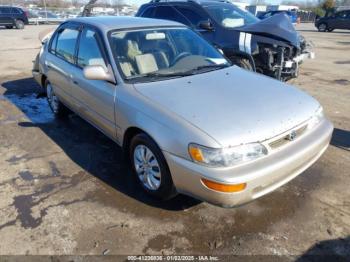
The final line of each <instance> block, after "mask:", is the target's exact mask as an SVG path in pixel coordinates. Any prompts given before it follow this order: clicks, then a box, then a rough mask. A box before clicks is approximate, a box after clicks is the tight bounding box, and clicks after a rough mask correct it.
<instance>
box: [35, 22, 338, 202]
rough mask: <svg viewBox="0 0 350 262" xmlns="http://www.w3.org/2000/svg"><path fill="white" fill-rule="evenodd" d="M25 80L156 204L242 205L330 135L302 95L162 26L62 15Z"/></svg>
mask: <svg viewBox="0 0 350 262" xmlns="http://www.w3.org/2000/svg"><path fill="white" fill-rule="evenodd" d="M33 75H34V77H35V79H36V80H37V81H38V83H39V84H40V85H41V86H42V87H43V88H44V90H45V91H46V93H47V100H48V103H49V106H50V107H51V109H52V111H53V112H54V114H55V115H57V116H63V115H65V114H66V113H67V112H68V110H67V108H69V109H70V110H71V111H74V112H75V113H77V114H78V115H80V116H81V117H82V118H84V119H85V120H87V121H88V122H90V123H91V124H92V125H93V126H95V127H96V128H98V129H99V130H101V131H102V132H103V133H104V134H106V135H107V136H109V137H110V138H111V139H112V140H113V141H115V142H116V143H117V144H118V145H120V146H121V147H122V148H123V149H124V150H125V152H126V155H127V156H128V159H129V160H130V161H129V162H130V165H131V168H132V170H133V173H134V174H135V175H136V177H137V179H138V181H139V182H140V185H141V186H142V187H143V189H144V190H145V191H147V192H148V193H149V194H151V195H153V196H155V197H158V198H161V199H169V198H171V197H173V196H175V195H176V194H177V193H183V194H187V195H191V196H193V197H196V198H198V199H202V200H205V201H208V202H210V203H213V204H217V205H220V206H225V207H232V206H237V205H241V204H244V203H247V202H249V201H252V200H254V199H256V198H258V197H260V196H263V195H265V194H267V193H269V192H271V191H273V190H274V189H276V188H278V187H280V186H282V185H283V184H285V183H287V182H288V181H290V180H291V179H293V178H295V177H296V176H297V175H299V174H300V173H302V172H303V171H304V170H305V169H307V168H308V167H309V166H310V165H311V164H313V163H314V162H315V161H316V160H317V159H318V158H319V157H320V156H321V155H322V153H323V152H324V151H325V150H326V148H327V146H328V144H329V141H330V138H331V135H332V131H333V126H332V124H331V123H330V122H329V121H328V120H327V119H326V118H325V116H324V114H323V109H322V107H321V105H320V104H319V103H318V102H317V101H316V100H315V99H314V98H312V97H311V96H309V95H308V94H306V93H304V92H302V91H300V90H299V89H298V88H296V87H293V86H290V85H287V84H285V83H282V82H279V81H276V80H274V79H272V78H269V77H266V76H263V75H259V74H256V73H252V72H249V71H246V70H244V69H241V68H239V67H237V66H233V65H232V64H231V63H230V62H229V61H228V60H227V59H226V58H225V57H224V56H223V55H222V54H221V53H220V52H219V51H218V50H217V49H215V48H214V47H213V46H211V45H210V44H209V43H208V42H206V41H205V40H204V39H203V38H201V36H199V35H198V34H196V33H195V32H193V31H192V30H190V29H189V28H187V27H186V26H184V25H182V24H179V23H176V22H171V21H162V20H153V19H146V18H126V17H91V18H77V19H73V20H69V21H67V22H65V23H63V24H61V25H60V26H59V27H58V28H57V30H56V31H55V32H54V33H53V35H52V36H51V37H50V39H49V40H48V41H46V42H45V43H44V44H43V47H42V49H41V52H40V55H39V59H38V65H37V66H36V67H35V68H34V70H33ZM82 135H84V134H82Z"/></svg>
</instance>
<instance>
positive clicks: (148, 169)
mask: <svg viewBox="0 0 350 262" xmlns="http://www.w3.org/2000/svg"><path fill="white" fill-rule="evenodd" d="M129 158H130V163H131V167H132V171H133V173H134V174H135V175H136V177H137V180H138V181H139V183H140V184H141V186H142V188H143V189H144V190H145V191H146V192H147V193H148V194H150V195H152V196H154V197H156V198H159V199H162V200H167V199H170V198H172V197H174V196H175V195H176V194H177V192H176V189H175V186H174V184H173V181H172V178H171V174H170V171H169V167H168V165H167V163H166V160H165V158H164V156H163V153H162V151H161V150H160V149H159V147H158V146H157V144H156V143H155V142H154V141H153V140H152V139H151V138H150V137H149V136H148V135H146V134H144V133H141V134H138V135H136V136H134V137H133V138H132V140H131V143H130V147H129Z"/></svg>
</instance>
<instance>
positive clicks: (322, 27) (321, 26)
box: [317, 23, 328, 32]
mask: <svg viewBox="0 0 350 262" xmlns="http://www.w3.org/2000/svg"><path fill="white" fill-rule="evenodd" d="M317 29H318V31H319V32H326V31H327V29H328V26H327V24H325V23H321V24H319V25H318V26H317Z"/></svg>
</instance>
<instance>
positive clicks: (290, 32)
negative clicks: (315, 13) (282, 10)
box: [240, 14, 300, 48]
mask: <svg viewBox="0 0 350 262" xmlns="http://www.w3.org/2000/svg"><path fill="white" fill-rule="evenodd" d="M240 31H242V32H246V33H252V34H260V35H266V36H270V37H273V36H275V37H277V38H279V39H283V40H285V41H288V42H289V43H291V44H292V45H293V46H295V47H297V48H299V46H300V44H299V34H298V32H297V31H296V30H295V28H294V26H293V24H292V23H291V21H290V19H289V18H288V16H287V15H286V14H276V15H273V16H271V17H269V18H266V19H264V20H261V21H260V22H258V23H255V24H250V25H246V26H244V27H241V28H240Z"/></svg>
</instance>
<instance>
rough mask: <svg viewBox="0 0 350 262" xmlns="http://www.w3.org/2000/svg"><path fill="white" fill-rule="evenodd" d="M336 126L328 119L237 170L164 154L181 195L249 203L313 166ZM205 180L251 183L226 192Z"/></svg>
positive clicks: (218, 202)
mask: <svg viewBox="0 0 350 262" xmlns="http://www.w3.org/2000/svg"><path fill="white" fill-rule="evenodd" d="M332 132H333V125H332V124H331V123H330V122H329V121H328V120H326V119H324V120H323V121H322V122H321V123H320V124H319V125H318V126H317V127H315V128H314V129H313V130H310V131H308V132H306V133H305V134H304V135H303V136H301V137H300V138H298V139H296V140H295V141H293V142H291V143H290V144H289V145H287V146H286V147H285V148H283V149H282V150H278V151H277V152H272V153H271V154H269V155H268V156H266V157H264V158H261V159H259V160H256V161H253V162H251V163H248V164H244V165H241V166H237V167H229V168H210V167H205V166H202V165H198V164H196V163H194V162H192V161H189V160H186V159H183V158H180V157H178V156H175V155H172V154H170V153H168V152H164V155H165V158H166V160H167V162H168V165H169V168H170V172H171V174H172V179H173V182H174V184H175V186H176V189H177V190H178V192H180V193H184V194H186V195H190V196H193V197H195V198H198V199H201V200H204V201H207V202H210V203H212V204H215V205H219V206H223V207H233V206H239V205H242V204H245V203H247V202H250V201H252V200H254V199H256V198H259V197H261V196H263V195H265V194H267V193H269V192H271V191H273V190H275V189H277V188H278V187H280V186H282V185H284V184H286V183H287V182H289V181H290V180H292V179H293V178H295V177H296V176H298V175H299V174H300V173H302V172H303V171H304V170H305V169H307V168H308V167H309V166H311V165H312V164H313V163H314V162H315V161H316V160H317V159H318V158H319V157H320V156H321V155H322V153H323V152H324V151H325V150H326V149H327V147H328V145H329V141H330V139H331V136H332ZM202 178H205V179H208V180H212V181H215V182H218V183H222V184H240V183H247V187H246V188H245V190H244V191H241V192H237V193H222V192H218V191H214V190H211V189H209V188H207V187H206V186H205V185H204V184H203V183H202V181H201V179H202Z"/></svg>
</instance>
